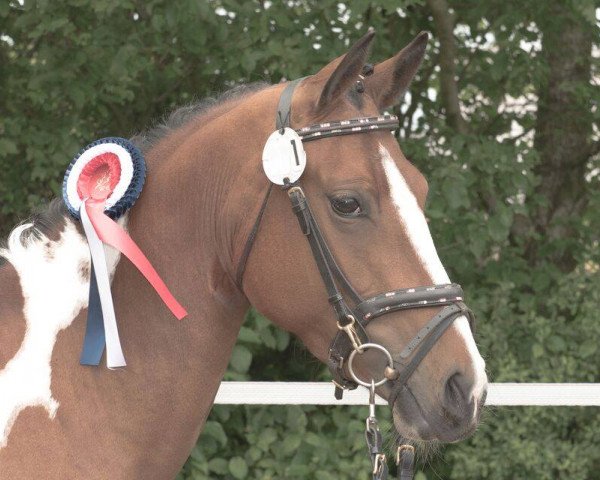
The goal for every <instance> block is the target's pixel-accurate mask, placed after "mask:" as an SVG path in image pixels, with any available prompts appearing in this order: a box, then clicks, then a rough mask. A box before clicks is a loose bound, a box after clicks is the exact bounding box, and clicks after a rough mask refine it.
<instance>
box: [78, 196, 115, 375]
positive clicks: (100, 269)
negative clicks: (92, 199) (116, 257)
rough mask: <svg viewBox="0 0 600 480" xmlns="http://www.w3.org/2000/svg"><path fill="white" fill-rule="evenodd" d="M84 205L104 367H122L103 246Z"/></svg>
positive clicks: (85, 229) (82, 209)
mask: <svg viewBox="0 0 600 480" xmlns="http://www.w3.org/2000/svg"><path fill="white" fill-rule="evenodd" d="M85 203H86V202H85V200H84V201H83V202H82V203H81V207H80V208H79V214H80V216H81V223H82V224H83V230H84V231H85V236H86V237H87V241H88V245H89V247H90V254H91V256H92V261H93V262H94V271H95V273H96V282H97V283H98V294H99V295H100V304H101V305H102V318H103V319H104V336H105V337H106V366H107V367H108V368H117V367H124V366H125V365H127V364H126V363H125V357H124V356H123V350H122V348H121V341H120V340H119V330H118V328H117V319H116V317H115V308H114V305H113V300H112V294H111V292H110V278H109V276H108V268H107V267H106V256H105V254H104V245H103V243H102V241H101V240H100V238H98V234H97V233H96V230H95V229H94V226H93V225H92V222H91V221H90V218H89V217H88V214H87V211H86V209H85Z"/></svg>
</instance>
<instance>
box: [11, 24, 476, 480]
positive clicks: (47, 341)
mask: <svg viewBox="0 0 600 480" xmlns="http://www.w3.org/2000/svg"><path fill="white" fill-rule="evenodd" d="M372 38H373V33H372V32H369V33H368V34H367V35H365V36H364V37H363V38H362V39H360V40H359V41H358V42H357V43H356V44H354V45H353V46H352V47H351V48H350V49H349V50H348V52H347V53H346V54H345V55H342V56H341V57H339V58H337V59H335V60H333V61H332V62H331V63H329V64H328V65H327V66H325V67H324V68H323V69H321V70H320V71H319V72H317V73H316V74H314V75H312V76H309V77H306V78H305V79H304V80H303V81H302V83H301V84H299V85H298V86H297V88H296V90H295V93H294V96H293V101H292V103H291V104H290V106H293V108H292V110H291V112H292V113H291V117H290V119H289V122H290V123H291V125H294V126H304V125H310V124H315V123H318V122H323V121H325V120H330V119H349V118H354V117H373V116H377V115H380V113H381V112H382V111H384V110H385V109H387V108H389V107H390V106H392V105H393V104H394V103H395V102H396V101H397V100H398V99H399V98H400V97H401V96H402V95H403V93H404V92H405V91H406V90H407V88H408V86H409V84H410V81H411V80H412V78H413V76H414V75H415V73H416V71H417V68H418V66H419V64H420V63H421V61H422V59H423V56H424V53H425V46H426V43H427V34H420V35H419V36H417V37H416V38H415V39H414V40H413V41H412V42H411V43H410V44H409V45H408V46H406V47H405V48H404V49H402V50H401V51H400V52H399V53H397V54H396V55H395V56H393V57H392V58H390V59H388V60H385V61H383V62H381V63H379V64H377V65H375V66H374V70H373V72H372V74H370V75H363V73H364V70H363V68H364V65H365V62H366V60H367V54H368V47H369V44H370V42H371V39H372ZM357 82H358V84H357ZM357 85H359V86H360V88H357ZM285 88H286V85H285V84H278V85H264V84H261V85H258V86H253V87H246V88H239V89H236V90H234V91H232V92H229V93H227V94H225V95H224V96H223V97H221V98H220V99H219V100H218V101H216V102H213V103H211V104H206V103H204V104H200V105H199V106H195V107H187V108H184V109H182V110H179V111H177V112H175V114H173V115H172V116H171V118H170V120H169V121H167V122H166V124H164V125H162V126H160V127H158V128H155V129H154V130H152V131H150V132H149V133H148V134H146V135H142V136H138V137H137V138H136V139H135V141H136V142H137V143H138V145H139V146H140V148H141V149H142V150H143V151H144V153H145V156H146V160H147V168H148V180H147V183H146V186H145V189H144V191H143V193H142V195H141V197H140V199H139V201H138V203H137V204H136V206H135V207H134V208H133V209H132V210H131V211H130V214H129V216H128V217H127V219H126V221H125V222H124V223H126V226H127V229H128V231H129V233H130V234H131V236H132V237H133V238H134V239H135V240H136V242H137V243H138V245H139V246H140V247H141V248H142V250H143V251H144V252H145V253H146V255H147V256H148V258H150V259H151V260H152V262H153V264H154V266H155V268H156V269H157V271H159V272H161V275H162V277H163V278H164V280H165V282H166V283H167V284H168V285H169V286H170V288H171V290H172V291H173V292H174V294H175V295H176V296H177V297H178V299H179V300H180V301H181V303H182V304H184V305H185V306H186V308H187V310H188V312H189V315H188V317H187V318H186V319H184V320H183V321H181V322H179V321H176V320H174V319H173V318H172V317H171V316H170V314H169V312H168V311H167V310H166V309H165V308H164V305H163V304H162V303H161V302H160V299H158V297H157V296H156V295H155V294H154V292H153V291H152V289H151V288H150V287H149V285H148V284H147V283H146V282H145V280H144V279H143V278H142V277H141V275H139V273H137V272H136V271H135V269H134V268H133V266H132V265H131V264H130V263H129V262H127V261H121V260H120V258H119V255H117V254H115V253H114V251H110V252H109V253H111V254H110V255H109V256H108V264H109V271H110V272H111V275H112V276H113V278H112V292H113V299H114V305H115V311H116V314H117V318H118V320H119V325H120V329H121V333H122V338H123V346H124V350H125V352H126V355H127V358H128V362H129V363H128V366H127V368H125V369H122V370H116V371H111V370H108V369H106V368H94V367H84V366H81V365H79V363H78V356H79V349H80V345H81V340H82V338H83V334H84V328H85V325H84V323H85V316H86V309H87V308H86V307H87V301H88V288H89V278H90V255H89V249H88V246H87V243H86V242H85V239H84V236H83V234H82V228H81V226H80V225H79V222H77V221H75V220H74V219H73V218H71V217H70V216H69V215H68V213H67V211H66V209H65V207H64V205H63V203H62V202H60V201H54V202H52V203H51V205H50V207H49V208H48V209H47V211H45V212H43V213H41V214H39V215H38V216H36V217H34V218H33V220H32V221H31V222H30V223H26V224H23V225H20V226H18V227H16V228H15V229H14V230H13V232H12V233H11V235H10V236H9V238H8V241H7V244H6V248H4V249H3V250H2V251H1V252H0V253H1V255H2V256H3V257H4V258H5V259H6V260H7V261H6V262H5V263H4V265H3V266H2V267H1V268H0V478H2V479H11V480H15V479H30V478H44V479H65V478H85V479H104V478H112V479H132V478H144V479H165V478H173V477H174V476H175V475H176V474H177V472H178V471H179V469H180V468H181V466H182V465H183V463H184V462H185V460H186V458H187V456H188V454H189V452H190V451H191V449H192V448H193V446H194V444H195V442H196V440H197V438H198V435H199V433H200V431H201V429H202V426H203V424H204V422H205V420H206V418H207V415H208V413H209V412H210V409H211V406H212V404H213V401H214V397H215V395H216V392H217V389H218V387H219V383H220V381H221V378H222V376H223V374H224V372H225V369H226V367H227V364H228V360H229V356H230V353H231V351H232V348H233V346H234V344H235V341H236V337H237V333H238V331H239V329H240V326H241V323H242V321H243V318H244V314H245V312H246V310H247V309H248V307H249V305H250V304H252V305H254V306H255V307H256V308H257V309H258V310H259V311H260V312H262V313H263V314H264V315H266V316H267V317H268V318H270V319H271V320H272V321H273V322H274V323H275V324H277V325H278V326H279V327H281V328H283V329H285V330H288V331H290V332H292V333H293V334H295V335H297V336H298V337H299V338H300V339H301V340H302V342H303V343H304V344H305V345H306V347H307V348H308V349H309V350H310V352H312V354H314V355H315V356H316V357H317V358H318V359H320V360H322V361H324V362H325V361H327V359H328V354H329V346H330V342H331V340H332V338H334V337H335V335H336V334H337V332H338V331H339V330H338V327H337V326H336V321H335V317H334V314H333V312H332V311H331V310H330V305H329V303H328V301H327V296H326V295H325V293H324V288H323V281H322V279H321V277H320V276H319V271H318V269H317V265H316V264H315V262H314V260H313V259H312V258H311V256H312V255H311V250H310V248H309V245H308V244H307V242H306V240H305V238H303V237H304V235H303V234H302V232H301V231H300V230H299V229H298V224H297V220H296V219H295V218H294V215H292V213H291V211H290V207H289V200H288V195H287V194H286V193H285V192H284V191H282V190H280V189H274V190H273V192H272V194H271V196H270V199H269V202H268V204H266V206H265V208H264V212H263V211H262V206H261V199H262V198H263V197H264V192H265V191H266V189H267V187H268V181H267V179H266V178H265V175H264V173H263V171H262V168H261V161H260V159H261V152H262V150H263V146H264V145H265V141H266V140H267V137H268V136H269V135H270V134H271V133H272V132H273V131H274V129H275V111H276V110H277V105H278V101H279V99H280V97H281V95H282V92H283V91H284V89H285ZM306 154H307V158H308V161H307V167H306V171H305V172H304V174H303V187H304V191H305V192H306V196H307V197H308V198H309V199H310V205H311V208H312V211H313V212H315V215H316V216H317V217H318V219H319V225H320V228H321V230H322V232H323V235H324V236H325V238H327V241H328V242H329V246H330V247H331V250H332V253H333V255H334V256H335V258H336V260H337V262H338V263H339V264H340V265H341V266H342V267H343V269H344V271H345V274H346V275H347V277H348V278H350V279H351V280H352V283H353V285H354V287H355V288H356V290H357V291H358V292H360V294H361V295H373V294H375V293H377V292H381V291H388V290H390V289H392V288H399V287H402V288H410V287H416V286H422V285H430V284H446V283H449V279H448V275H447V273H446V271H445V269H444V267H443V266H442V264H441V262H440V260H439V258H438V255H437V252H436V250H435V247H434V244H433V241H432V239H431V235H430V233H429V229H428V226H427V222H426V219H425V216H424V213H423V208H424V204H425V199H426V196H427V182H426V180H425V178H424V177H423V175H422V174H421V173H420V172H419V171H418V170H417V169H416V168H415V166H413V165H412V164H411V163H410V162H409V161H407V159H406V158H405V157H404V155H403V154H402V152H401V150H400V147H399V145H398V143H397V142H396V140H395V138H394V136H393V135H391V134H390V132H389V131H372V132H368V133H363V134H361V135H349V136H344V137H335V138H325V139H322V140H320V141H319V142H312V143H307V144H306ZM261 213H264V215H261V217H262V221H261V223H260V226H259V228H258V231H257V232H253V229H254V226H255V219H256V218H257V217H258V216H259V214H261ZM252 233H257V234H256V236H255V237H254V238H253V240H254V241H253V242H252V243H253V245H252V250H251V251H250V252H249V255H248V256H247V258H246V259H244V261H245V265H244V275H243V280H242V281H241V282H238V281H237V278H236V272H237V270H238V268H239V263H240V261H241V259H242V256H243V255H244V250H245V246H246V245H247V242H248V238H249V236H250V235H251V234H252ZM108 250H110V248H109V249H108ZM440 308H441V307H438V306H436V307H428V308H419V309H413V310H402V311H398V312H393V313H390V314H388V315H385V317H382V318H380V319H378V320H377V321H374V322H372V323H370V324H369V326H368V328H367V330H368V334H369V337H370V338H371V339H373V341H376V342H377V343H378V344H380V345H383V346H384V347H385V348H386V349H387V350H389V352H391V353H392V355H393V356H394V357H396V356H397V355H398V354H399V353H401V350H402V348H403V347H404V345H405V344H406V342H407V341H408V340H409V339H410V338H413V337H414V336H415V334H416V333H417V332H419V330H420V329H421V328H422V327H423V326H424V325H426V324H427V322H428V321H429V319H430V318H431V317H432V315H435V314H436V312H438V311H439V310H440ZM381 361H382V359H381V358H380V357H379V356H377V355H376V353H374V352H371V351H368V352H366V353H365V354H364V356H363V358H361V361H360V363H359V364H357V370H359V371H360V372H361V375H363V376H364V377H365V378H370V377H374V378H375V377H380V376H381V373H380V372H381V371H382V368H383V367H384V366H385V365H382V362H381ZM389 383H390V382H388V384H385V385H382V386H381V387H379V388H378V389H377V392H378V394H379V395H381V396H383V397H384V398H388V397H389V396H390V394H391V391H392V388H391V387H390V385H389ZM486 386H487V378H486V374H485V364H484V361H483V359H482V358H481V356H480V354H479V352H478V350H477V347H476V345H475V342H474V339H473V335H472V332H471V330H470V328H469V324H468V321H467V319H466V318H465V317H464V316H461V317H459V318H457V319H456V321H454V322H453V324H452V325H451V326H450V328H448V329H447V330H446V331H445V332H444V333H443V336H441V338H440V339H439V341H438V342H437V343H436V344H435V345H434V346H433V348H432V349H431V350H430V351H429V354H428V355H427V356H426V358H424V359H423V361H422V362H421V363H420V364H419V365H418V367H417V368H416V371H415V372H414V374H413V375H412V377H411V378H410V381H408V382H407V383H406V388H404V389H403V390H402V392H401V393H400V394H399V395H397V397H398V398H397V400H396V401H394V402H393V405H392V407H393V418H394V425H395V428H396V430H397V431H398V434H399V435H401V436H402V437H404V438H406V439H408V440H414V441H416V440H424V441H430V440H439V441H443V442H453V441H458V440H460V439H462V438H465V437H466V436H468V435H470V434H471V433H472V432H473V431H474V429H475V427H476V425H477V423H478V421H479V415H480V412H481V408H482V405H483V402H484V398H485V392H486ZM149 452H152V454H151V455H149Z"/></svg>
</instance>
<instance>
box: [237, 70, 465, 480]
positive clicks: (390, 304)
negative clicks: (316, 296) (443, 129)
mask: <svg viewBox="0 0 600 480" xmlns="http://www.w3.org/2000/svg"><path fill="white" fill-rule="evenodd" d="M302 80H303V79H302V78H300V79H297V80H294V81H292V82H289V83H288V84H287V85H286V87H285V88H284V90H283V92H282V93H281V96H280V99H279V106H278V108H277V117H276V127H277V130H279V131H280V132H281V133H282V134H283V132H284V129H286V128H290V120H291V106H292V97H293V94H294V90H295V88H296V87H297V86H298V84H299V83H300V82H301V81H302ZM397 127H398V117H396V116H394V115H381V116H378V117H361V118H356V119H351V120H341V121H335V122H325V123H320V124H315V125H310V126H307V127H302V128H299V129H297V130H296V133H297V134H298V135H299V136H300V138H301V139H302V143H305V142H309V141H314V140H318V139H321V138H329V137H334V136H342V135H353V134H359V133H368V132H372V131H378V130H395V129H396V128H397ZM272 187H273V183H271V184H270V186H269V188H268V190H267V194H266V195H265V197H264V199H263V203H262V205H261V209H260V211H259V214H258V217H257V219H256V221H255V223H254V225H253V228H252V230H251V232H250V235H249V236H248V240H247V241H246V245H245V247H244V250H243V252H242V256H241V258H240V262H239V264H238V269H237V278H236V280H237V283H238V286H240V288H241V285H242V280H243V275H244V270H245V266H246V262H247V260H248V257H249V255H250V252H251V250H252V246H253V244H254V240H255V238H256V235H257V234H258V230H259V226H260V223H261V220H262V218H263V216H264V213H265V210H266V207H267V203H268V200H269V196H270V194H271V191H272ZM283 189H284V190H285V191H286V192H287V195H288V197H289V200H290V203H291V206H292V211H293V212H294V213H295V215H296V217H297V218H298V223H299V224H300V229H301V231H302V233H303V234H304V235H305V237H306V238H307V240H308V242H309V245H310V248H311V251H312V254H313V257H314V259H315V263H316V264H317V267H318V269H319V273H320V275H321V278H322V280H323V283H324V285H325V289H326V291H327V297H328V300H329V303H330V304H331V306H332V308H333V310H334V312H335V315H336V319H337V326H338V333H337V334H336V336H335V337H334V339H333V341H332V342H331V346H330V348H329V359H328V362H327V364H328V367H329V370H330V371H331V374H332V376H333V383H334V384H335V397H336V398H337V399H338V400H339V399H341V398H342V395H343V391H344V390H349V389H355V388H356V387H357V386H358V385H363V386H365V387H367V388H370V389H371V402H370V403H371V406H372V411H371V414H370V415H369V418H368V419H367V432H366V433H367V443H368V445H369V450H370V452H371V457H372V461H373V467H374V470H373V478H376V479H383V478H386V476H387V466H386V464H385V456H384V455H383V454H382V453H381V452H380V450H381V434H380V433H379V429H378V428H377V422H376V420H375V415H374V395H375V387H377V386H380V385H383V384H384V383H386V382H388V381H389V382H392V391H391V394H390V396H389V399H388V402H389V405H390V407H392V408H393V406H394V404H395V402H396V400H397V399H398V397H399V395H400V393H401V392H402V389H403V388H404V387H405V385H406V383H407V382H408V380H409V379H410V377H411V376H412V374H413V373H414V371H415V370H416V369H417V367H418V366H419V364H420V363H421V361H422V360H423V359H424V358H425V356H426V355H427V353H428V352H429V351H430V350H431V349H432V348H433V346H434V345H435V344H436V342H437V341H438V340H439V339H440V338H441V337H442V335H443V334H444V332H445V331H446V330H447V329H448V328H449V327H450V325H452V323H453V322H454V320H456V319H457V318H459V317H460V316H462V315H465V316H466V317H467V319H468V320H469V323H470V325H471V328H472V327H473V322H474V316H473V314H472V312H471V310H469V308H468V307H467V306H466V305H465V304H464V303H463V292H462V289H461V287H460V285H457V284H455V283H450V284H442V285H432V286H424V287H414V288H408V289H400V290H394V291H390V292H385V293H382V294H379V295H376V296H374V297H371V298H368V299H363V298H362V297H361V295H360V294H359V293H358V292H357V291H356V289H355V288H354V287H353V286H352V284H351V283H350V281H349V280H348V278H347V277H346V275H345V274H344V272H343V270H342V269H341V268H340V266H339V265H338V263H337V262H336V260H335V258H334V256H333V254H332V253H331V250H330V248H329V246H328V244H327V242H326V240H325V237H324V236H323V234H322V232H321V230H320V228H319V225H318V223H317V220H316V217H315V215H314V213H313V211H312V209H311V207H310V204H309V201H308V199H307V198H306V195H305V193H304V191H303V189H302V187H301V186H300V184H299V182H298V181H296V182H293V183H292V182H289V181H288V182H285V184H284V186H283ZM344 294H345V295H346V296H344ZM346 298H348V299H349V300H350V302H351V304H352V307H351V306H350V305H349V304H348V302H347V301H346ZM430 307H443V308H442V310H440V311H439V312H438V313H437V314H436V315H435V316H434V317H433V318H432V319H431V320H429V322H428V323H427V324H426V325H425V326H424V327H423V328H422V329H421V330H420V331H419V332H418V333H417V335H415V337H414V338H413V339H412V340H411V341H410V342H408V344H407V345H406V346H405V348H404V349H403V350H402V351H401V353H400V355H399V358H398V359H393V358H392V356H391V354H390V353H389V352H388V350H387V349H386V348H385V347H384V346H382V345H380V344H378V343H374V342H371V340H370V339H369V335H368V334H367V331H366V327H367V325H368V324H369V323H370V322H371V321H372V320H374V319H375V318H377V317H380V316H382V315H385V314H387V313H390V312H396V311H401V310H409V309H415V308H430ZM368 349H375V350H378V351H379V352H381V353H382V355H384V357H385V358H386V361H387V367H386V368H385V371H384V376H383V377H382V378H381V379H380V380H378V381H375V379H372V380H371V381H370V382H366V381H364V380H363V379H361V378H359V377H358V375H357V374H356V373H355V371H354V368H353V361H354V358H355V357H356V355H360V354H362V353H364V352H365V351H366V350H368ZM346 372H347V373H348V374H349V376H348V375H347V373H346ZM411 449H412V447H411V446H410V445H401V446H400V447H398V452H397V462H398V463H399V467H398V471H399V474H400V473H401V472H404V476H402V477H400V478H403V479H404V478H412V476H411V475H410V476H409V474H408V473H407V472H408V471H409V470H412V468H408V464H409V463H410V465H412V458H413V457H412V455H413V453H414V452H412V451H411ZM402 453H407V457H406V458H408V460H409V461H404V462H402V461H401V460H402V459H401V458H400V457H401V456H402ZM400 463H401V465H400Z"/></svg>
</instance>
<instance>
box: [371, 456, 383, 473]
mask: <svg viewBox="0 0 600 480" xmlns="http://www.w3.org/2000/svg"><path fill="white" fill-rule="evenodd" d="M384 465H385V453H378V454H377V455H375V459H374V460H373V475H381V472H382V471H383V466H384Z"/></svg>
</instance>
